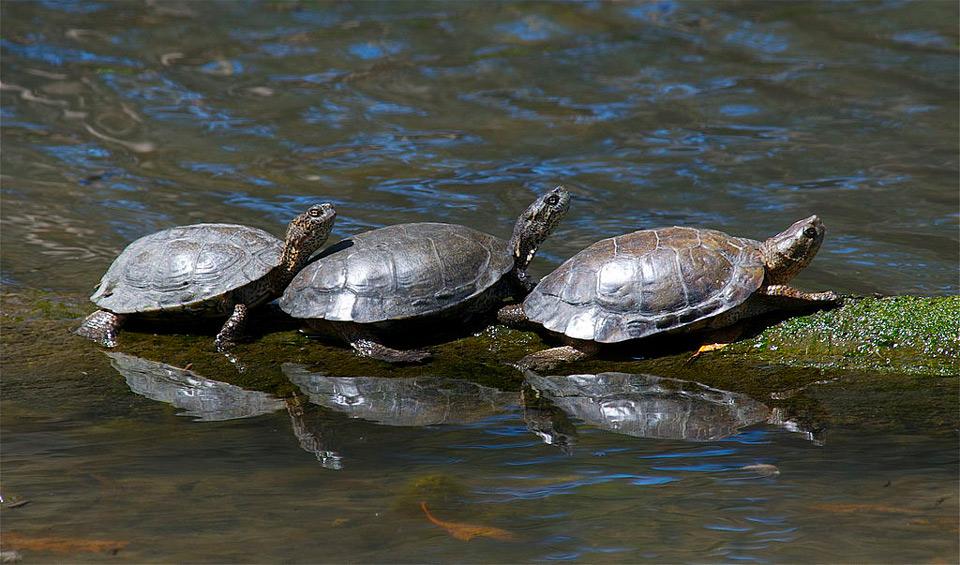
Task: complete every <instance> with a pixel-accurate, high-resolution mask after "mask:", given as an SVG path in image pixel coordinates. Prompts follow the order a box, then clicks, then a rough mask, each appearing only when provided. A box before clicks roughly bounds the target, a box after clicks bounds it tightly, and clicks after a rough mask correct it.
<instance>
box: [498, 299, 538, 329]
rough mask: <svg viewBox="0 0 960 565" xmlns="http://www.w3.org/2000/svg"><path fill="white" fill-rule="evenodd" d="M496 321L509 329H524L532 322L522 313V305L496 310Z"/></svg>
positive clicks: (511, 305) (512, 305)
mask: <svg viewBox="0 0 960 565" xmlns="http://www.w3.org/2000/svg"><path fill="white" fill-rule="evenodd" d="M497 321H498V322H500V323H501V324H503V325H505V326H510V327H511V328H517V329H526V328H528V327H529V326H531V325H532V322H531V321H530V319H529V318H527V315H526V314H525V313H524V312H523V304H509V305H507V306H504V307H503V308H501V309H499V310H497Z"/></svg>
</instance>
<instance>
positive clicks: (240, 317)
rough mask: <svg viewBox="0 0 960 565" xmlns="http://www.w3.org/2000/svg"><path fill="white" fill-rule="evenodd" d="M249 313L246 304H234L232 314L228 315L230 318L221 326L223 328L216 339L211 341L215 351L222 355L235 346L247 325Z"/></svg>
mask: <svg viewBox="0 0 960 565" xmlns="http://www.w3.org/2000/svg"><path fill="white" fill-rule="evenodd" d="M249 311H250V310H249V308H247V305H246V304H242V303H240V304H234V306H233V313H232V314H230V317H229V318H228V319H227V321H226V322H225V323H224V324H223V328H221V329H220V333H218V334H217V338H216V339H215V340H214V341H213V343H214V345H216V347H217V351H219V352H221V353H223V352H225V351H227V350H228V349H230V348H231V347H233V346H234V345H236V344H237V341H238V340H239V339H240V337H241V336H242V335H243V330H244V328H245V327H246V325H247V317H248V315H249Z"/></svg>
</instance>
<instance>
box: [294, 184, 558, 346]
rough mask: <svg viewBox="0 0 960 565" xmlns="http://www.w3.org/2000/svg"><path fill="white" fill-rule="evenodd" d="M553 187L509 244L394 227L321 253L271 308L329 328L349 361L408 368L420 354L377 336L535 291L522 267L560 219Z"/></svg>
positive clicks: (459, 318)
mask: <svg viewBox="0 0 960 565" xmlns="http://www.w3.org/2000/svg"><path fill="white" fill-rule="evenodd" d="M569 204H570V194H569V192H567V190H566V189H565V188H563V187H562V186H558V187H556V188H554V189H553V190H550V191H548V192H546V193H545V194H543V195H541V196H540V197H539V198H537V199H536V200H535V201H534V202H533V204H531V205H530V206H529V207H528V208H527V209H526V210H525V211H524V212H523V213H522V214H521V215H520V217H519V218H518V219H517V221H516V224H515V226H514V230H513V236H512V237H511V238H510V241H504V240H502V239H500V238H498V237H496V236H493V235H490V234H487V233H484V232H481V231H478V230H475V229H472V228H469V227H466V226H462V225H457V224H444V223H433V222H424V223H410V224H397V225H392V226H387V227H384V228H379V229H375V230H372V231H368V232H364V233H361V234H358V235H355V236H353V237H351V238H349V239H346V240H343V241H341V242H339V243H338V244H336V245H333V246H331V247H328V248H327V249H326V250H324V252H323V253H322V254H321V255H320V257H319V258H318V259H317V260H315V261H314V262H312V263H310V264H309V265H308V266H307V267H305V268H304V269H303V270H302V271H300V273H299V274H298V275H297V276H296V277H295V278H294V279H293V281H292V282H291V283H290V286H288V287H287V289H286V291H284V293H283V296H282V297H281V299H280V308H281V309H282V310H283V311H284V312H286V313H287V314H290V315H291V316H293V317H294V318H299V319H304V320H307V325H308V326H309V327H311V328H313V329H332V330H333V331H334V332H335V333H336V334H338V335H339V336H340V337H341V338H342V339H344V340H345V341H346V342H348V343H349V344H350V345H351V347H353V349H354V350H355V352H356V353H357V354H359V355H360V356H363V357H370V358H374V359H379V360H382V361H387V362H394V363H417V362H421V361H424V360H426V359H428V358H429V357H430V354H429V352H427V351H423V350H403V349H395V348H393V347H390V346H388V345H385V344H384V343H383V338H384V334H390V333H392V334H397V333H407V334H411V333H416V334H419V333H420V332H421V331H423V330H426V331H431V330H435V329H436V328H437V326H438V323H443V322H446V323H448V324H447V325H449V324H450V323H458V324H464V323H465V322H469V321H471V320H472V319H475V318H476V316H478V315H483V314H495V313H496V310H497V308H498V307H499V306H501V305H502V302H503V299H504V298H506V297H507V296H510V295H512V296H514V297H517V298H522V297H523V296H525V295H526V293H527V292H529V291H530V290H531V289H532V288H533V286H534V285H535V281H534V280H532V279H531V277H530V276H529V275H528V274H527V272H526V268H527V265H528V264H529V263H530V261H531V260H532V259H533V257H534V254H535V253H536V252H537V249H538V248H539V246H540V245H541V243H543V241H544V240H545V239H546V238H547V236H548V235H549V234H550V232H551V231H552V230H553V229H554V227H556V225H557V224H558V223H559V222H560V220H561V218H562V217H563V216H564V215H565V214H566V212H567V209H568V208H569Z"/></svg>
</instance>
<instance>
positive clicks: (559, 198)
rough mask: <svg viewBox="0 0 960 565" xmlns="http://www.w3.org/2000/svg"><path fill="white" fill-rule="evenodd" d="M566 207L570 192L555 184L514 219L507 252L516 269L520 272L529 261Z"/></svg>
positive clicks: (565, 210) (563, 213)
mask: <svg viewBox="0 0 960 565" xmlns="http://www.w3.org/2000/svg"><path fill="white" fill-rule="evenodd" d="M568 208H570V193H569V192H567V189H565V188H563V187H562V186H558V187H556V188H554V189H553V190H551V191H549V192H547V193H546V194H544V195H542V196H540V198H537V199H536V200H535V201H534V203H533V204H531V205H530V206H529V207H528V208H527V209H526V210H524V211H523V214H520V217H519V218H518V219H517V223H516V225H514V227H513V237H511V238H510V252H511V253H513V260H514V263H515V265H516V267H517V269H519V270H521V271H523V270H525V269H526V268H527V265H529V264H530V261H532V260H533V256H534V254H536V252H537V249H538V248H539V247H540V244H542V243H543V242H544V240H545V239H547V236H549V235H550V232H552V231H553V228H555V227H557V224H559V223H560V220H561V219H562V218H563V216H564V215H565V214H566V213H567V209H568Z"/></svg>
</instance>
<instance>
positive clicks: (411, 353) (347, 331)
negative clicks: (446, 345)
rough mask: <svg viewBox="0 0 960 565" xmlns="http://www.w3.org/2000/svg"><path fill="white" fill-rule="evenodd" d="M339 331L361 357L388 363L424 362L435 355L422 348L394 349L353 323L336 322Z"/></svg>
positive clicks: (335, 326)
mask: <svg viewBox="0 0 960 565" xmlns="http://www.w3.org/2000/svg"><path fill="white" fill-rule="evenodd" d="M334 328H335V329H336V331H337V333H339V334H340V336H341V337H342V338H343V339H344V340H345V341H346V342H347V343H349V344H350V347H352V348H353V350H354V351H356V352H357V355H360V356H361V357H369V358H371V359H377V360H379V361H386V362H387V363H422V362H424V361H426V360H428V359H430V358H431V357H432V356H433V355H432V354H431V353H430V352H429V351H424V350H420V349H408V350H403V349H394V348H392V347H387V346H386V345H384V344H382V343H380V341H379V340H378V339H377V337H376V336H375V335H374V334H373V332H371V331H369V330H367V329H364V328H363V327H361V326H359V325H357V324H353V323H344V324H335V325H334Z"/></svg>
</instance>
